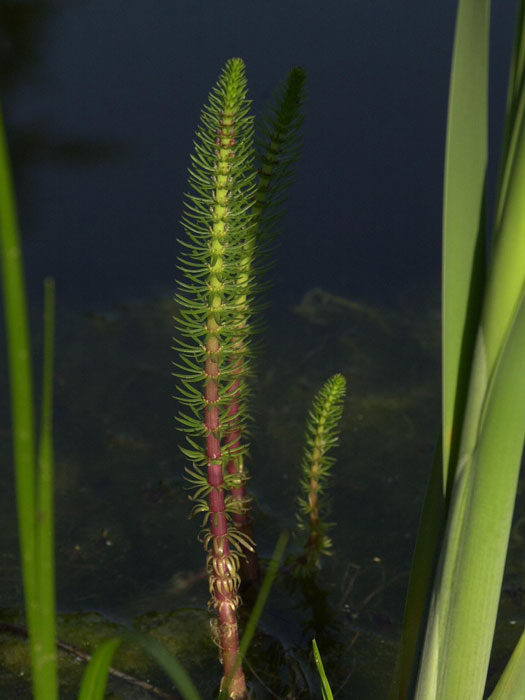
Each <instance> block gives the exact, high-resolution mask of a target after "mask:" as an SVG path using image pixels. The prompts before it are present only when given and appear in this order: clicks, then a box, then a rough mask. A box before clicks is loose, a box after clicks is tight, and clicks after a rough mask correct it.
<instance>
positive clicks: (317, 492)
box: [295, 374, 346, 575]
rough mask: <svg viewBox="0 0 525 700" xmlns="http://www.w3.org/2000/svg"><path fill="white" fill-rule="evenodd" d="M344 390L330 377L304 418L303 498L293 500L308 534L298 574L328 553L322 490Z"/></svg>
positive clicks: (305, 572) (306, 572)
mask: <svg viewBox="0 0 525 700" xmlns="http://www.w3.org/2000/svg"><path fill="white" fill-rule="evenodd" d="M345 390H346V380H345V378H344V377H343V375H342V374H335V375H334V376H333V377H330V379H328V381H327V382H326V383H325V384H324V386H323V387H322V389H321V390H320V391H319V393H318V394H317V396H316V397H315V399H314V402H313V406H312V409H311V410H310V412H309V415H308V420H307V424H306V434H305V450H304V456H303V462H302V470H303V476H302V479H301V481H300V485H301V488H302V492H303V495H301V496H298V498H297V502H298V505H299V513H298V515H297V520H298V523H299V528H300V529H301V530H307V531H308V539H307V541H306V543H305V547H304V553H303V555H302V556H301V557H299V558H298V559H297V561H296V563H295V571H296V573H297V574H299V575H311V573H312V571H313V570H315V568H316V567H318V566H319V561H320V558H321V556H322V555H323V554H325V555H326V554H330V553H331V549H332V541H331V540H330V538H329V537H328V535H327V534H326V531H327V529H328V528H329V527H330V525H331V524H330V523H328V522H327V520H326V516H327V514H326V499H325V498H324V497H323V491H324V489H325V485H326V482H327V480H328V478H329V476H330V469H331V467H332V465H333V464H334V462H335V458H334V457H332V456H331V455H330V454H329V452H330V450H331V449H332V448H333V447H335V445H337V443H338V439H339V438H338V433H339V423H340V421H341V415H342V413H343V400H344V396H345ZM305 516H306V521H307V522H306V523H305V522H304V520H305Z"/></svg>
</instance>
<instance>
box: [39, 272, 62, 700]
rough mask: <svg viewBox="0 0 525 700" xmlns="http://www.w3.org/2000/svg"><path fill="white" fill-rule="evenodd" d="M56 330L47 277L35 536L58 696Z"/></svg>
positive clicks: (44, 650) (50, 678)
mask: <svg viewBox="0 0 525 700" xmlns="http://www.w3.org/2000/svg"><path fill="white" fill-rule="evenodd" d="M54 330H55V283H54V280H52V279H50V278H47V279H46V280H45V281H44V352H43V371H42V409H41V428H40V440H39V452H38V467H37V502H36V513H35V527H36V532H35V537H36V553H37V561H36V564H37V595H38V609H39V616H40V630H41V637H40V638H39V640H38V642H37V646H36V649H37V664H38V665H39V666H41V667H42V674H43V675H44V674H45V676H46V682H45V685H46V688H48V690H47V693H48V697H55V696H58V679H57V664H56V619H55V618H56V610H55V547H54V508H53V500H54V494H53V484H54V479H53V359H54Z"/></svg>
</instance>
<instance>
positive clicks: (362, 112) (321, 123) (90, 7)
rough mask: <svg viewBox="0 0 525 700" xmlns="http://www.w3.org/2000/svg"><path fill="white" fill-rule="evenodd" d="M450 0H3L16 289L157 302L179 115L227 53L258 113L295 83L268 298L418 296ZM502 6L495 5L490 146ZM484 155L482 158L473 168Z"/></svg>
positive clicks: (73, 303)
mask: <svg viewBox="0 0 525 700" xmlns="http://www.w3.org/2000/svg"><path fill="white" fill-rule="evenodd" d="M455 8H456V2H455V0H444V1H442V2H439V3H431V2H421V1H420V0H418V1H416V0H403V1H402V2H400V1H397V2H393V1H392V0H379V1H376V2H374V3H370V2H368V1H365V0H358V1H354V2H340V1H339V0H337V1H336V0H329V1H327V2H324V3H322V4H321V3H318V2H311V1H310V0H307V1H306V2H305V1H304V0H301V2H299V1H295V0H294V1H286V2H280V1H279V2H278V1H276V0H265V1H264V2H263V1H259V2H253V1H250V2H246V0H242V1H240V0H226V1H224V2H218V1H212V0H207V1H205V2H202V1H198V0H176V1H174V0H149V1H148V2H139V1H137V0H127V1H126V2H118V1H117V0H110V1H108V0H61V1H59V2H54V3H47V2H33V3H22V2H12V3H10V2H7V3H6V2H4V3H2V6H1V8H0V65H1V80H2V92H3V102H4V109H5V112H6V121H7V128H8V133H9V141H10V144H11V149H12V154H13V160H14V164H15V169H16V185H17V194H18V201H19V208H20V219H21V228H22V232H23V237H24V246H25V258H26V264H27V272H28V283H29V289H30V294H31V298H32V300H33V301H37V300H39V299H40V296H41V282H42V279H43V277H44V276H45V275H46V274H50V275H53V276H55V278H56V283H57V296H58V304H59V308H60V307H61V306H62V307H64V306H65V307H68V308H72V309H78V310H88V309H101V308H106V307H108V306H110V305H111V304H114V303H115V302H120V301H123V300H128V299H133V298H148V297H150V296H152V295H154V294H158V293H161V294H171V293H172V290H173V288H174V277H175V264H176V263H175V261H176V238H177V236H179V235H180V233H181V227H180V225H179V219H180V215H181V202H182V194H183V192H184V190H185V189H186V171H187V167H188V163H189V151H190V150H191V148H192V138H193V134H194V131H195V127H196V125H197V121H198V117H199V112H200V108H201V106H202V104H203V103H204V102H205V100H206V98H207V94H208V91H209V89H210V88H211V86H212V85H213V84H214V82H215V80H216V79H217V76H218V74H219V72H220V70H221V69H222V67H223V65H224V62H225V61H226V59H228V58H229V57H231V56H240V57H242V58H243V59H244V60H245V62H246V65H247V74H248V80H249V86H250V96H251V97H252V98H253V101H254V108H255V110H256V111H259V110H260V108H261V106H262V105H263V104H264V102H265V101H266V99H268V98H269V97H270V95H271V94H272V92H273V89H274V88H275V86H276V84H277V83H278V82H279V81H280V80H282V78H283V77H284V75H285V74H286V72H287V71H288V69H289V68H290V67H291V66H293V65H297V64H298V65H302V66H303V67H304V68H305V69H306V72H307V89H308V100H307V105H306V115H307V116H306V121H305V124H304V131H303V137H304V148H303V153H302V158H301V160H300V163H299V166H298V172H297V179H296V182H295V185H294V187H293V190H292V194H291V197H290V202H289V210H288V211H289V213H288V216H287V218H286V220H285V222H284V229H285V230H284V235H283V238H282V247H281V253H280V256H279V259H278V263H277V269H276V273H277V274H276V284H275V287H274V291H273V295H274V299H275V300H279V301H280V302H281V303H282V304H283V305H284V306H288V305H290V304H293V303H297V301H298V299H300V297H301V296H302V294H303V293H304V292H305V291H307V290H308V289H310V288H312V287H314V286H320V287H323V288H325V289H327V290H328V291H330V292H332V293H335V294H340V295H343V296H347V297H352V298H358V299H362V300H369V301H373V302H375V303H380V304H389V303H390V302H391V300H392V299H396V298H398V297H399V295H401V294H403V295H406V294H412V295H419V294H426V293H428V292H430V293H432V294H433V295H435V294H437V291H438V289H439V272H440V235H441V199H442V171H443V151H444V139H445V127H446V104H447V93H448V78H449V70H450V59H451V50H452V41H453V28H454V19H455ZM514 12H515V3H514V2H512V1H511V0H504V1H502V2H499V3H497V4H495V8H494V12H493V15H494V18H493V54H492V61H493V66H494V68H493V70H492V74H491V104H492V105H493V108H492V114H491V116H492V125H493V126H492V131H491V146H493V145H494V144H496V145H497V141H498V140H499V134H500V132H501V118H502V113H503V106H504V100H505V84H506V74H507V69H508V62H509V53H510V46H511V43H512V31H513V30H512V24H513V18H514ZM495 165H496V162H495V161H494V162H493V170H494V169H495ZM493 177H494V172H492V178H493Z"/></svg>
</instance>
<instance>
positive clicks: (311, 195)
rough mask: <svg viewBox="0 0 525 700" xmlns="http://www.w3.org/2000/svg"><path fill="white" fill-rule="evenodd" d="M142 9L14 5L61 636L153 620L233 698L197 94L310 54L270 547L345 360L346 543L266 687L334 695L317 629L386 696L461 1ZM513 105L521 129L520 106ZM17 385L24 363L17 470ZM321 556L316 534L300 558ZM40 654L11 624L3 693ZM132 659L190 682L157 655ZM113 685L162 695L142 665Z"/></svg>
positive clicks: (281, 358) (290, 233) (511, 609)
mask: <svg viewBox="0 0 525 700" xmlns="http://www.w3.org/2000/svg"><path fill="white" fill-rule="evenodd" d="M145 7H146V6H145V5H144V4H143V3H139V2H136V1H134V0H132V1H130V2H127V3H126V4H125V7H124V5H123V4H120V3H107V2H102V1H101V0H100V1H98V0H86V1H85V2H82V3H76V4H72V3H66V2H57V3H53V4H52V3H46V2H37V1H35V2H32V3H7V4H5V5H3V6H2V8H0V32H1V34H0V59H2V62H1V63H0V66H1V73H0V75H1V79H2V87H3V93H4V104H5V108H6V114H7V124H8V129H9V138H10V144H11V147H12V152H13V159H14V166H15V171H16V183H17V193H18V199H19V205H20V215H21V225H22V231H23V235H24V246H25V255H26V265H27V271H28V286H29V291H30V301H31V307H32V316H33V328H34V330H35V332H34V336H35V348H38V346H39V341H40V338H39V328H40V321H39V313H40V312H39V304H40V298H41V281H42V278H43V277H44V275H45V274H53V275H54V276H55V278H56V280H57V295H58V320H57V351H56V352H57V360H56V376H55V391H56V407H55V441H56V448H55V452H56V502H57V503H56V508H57V513H56V518H57V523H56V531H57V588H58V605H59V609H60V611H61V613H62V616H61V619H60V627H59V633H60V636H61V637H62V638H63V639H64V640H65V641H67V642H69V643H70V644H73V645H75V646H78V647H80V648H83V649H88V648H90V645H91V643H92V642H93V641H95V640H98V639H100V638H103V637H104V636H107V635H109V634H112V633H113V632H114V630H115V629H118V628H119V625H129V624H131V623H133V624H135V625H136V626H137V627H139V628H140V629H143V630H145V631H149V632H150V633H152V634H154V635H156V636H157V637H159V638H161V639H162V640H163V641H165V642H166V643H167V644H168V646H170V648H171V649H172V650H173V651H174V652H175V653H177V654H178V655H179V657H180V659H181V660H182V661H183V663H185V665H186V666H187V667H188V670H189V671H190V672H191V673H192V674H193V675H194V676H195V678H196V679H198V682H199V689H200V690H201V692H202V694H203V696H204V697H212V696H213V694H214V693H215V692H216V689H217V683H218V681H219V676H220V669H219V667H218V663H217V660H216V649H215V648H214V646H213V643H212V642H211V639H210V635H209V623H208V613H207V610H206V604H207V597H208V593H207V582H206V580H205V579H204V577H203V576H202V570H203V563H204V555H203V551H202V548H201V546H200V545H199V544H198V542H197V541H196V535H197V532H198V529H199V524H198V522H195V521H194V520H191V521H190V520H188V517H187V516H188V514H189V511H190V508H191V505H190V503H189V501H188V499H187V491H186V490H185V483H184V481H183V478H182V474H183V467H184V460H183V458H182V455H181V453H180V451H179V448H178V445H179V443H180V442H181V437H180V435H179V434H178V433H177V432H176V430H175V421H174V419H173V416H174V415H175V413H176V412H177V406H176V404H175V402H174V400H173V398H172V394H173V393H174V380H173V378H172V376H171V372H172V369H173V368H172V364H171V363H172V361H173V359H174V356H173V352H172V350H171V349H170V345H171V337H172V335H173V321H172V316H173V314H174V313H176V309H175V307H174V304H173V302H172V301H171V297H172V295H173V292H172V288H173V286H174V284H173V278H174V276H175V260H176V254H177V248H176V238H177V237H178V236H180V230H179V225H178V223H177V221H178V220H179V218H180V212H181V202H182V193H183V192H184V191H185V189H186V184H185V180H186V168H187V165H188V150H189V148H190V146H191V140H192V136H193V131H194V129H195V126H196V122H197V118H198V113H199V109H200V107H201V105H202V103H203V102H204V100H205V98H206V95H207V93H208V90H209V88H210V87H211V85H212V84H213V82H214V81H215V79H216V77H217V74H218V72H219V70H220V69H221V67H222V65H223V63H224V61H225V60H226V59H227V58H228V57H230V56H232V55H240V56H242V57H243V58H245V59H246V62H247V69H248V78H249V83H250V88H251V94H252V96H253V99H254V105H255V107H256V109H259V108H260V106H261V104H263V103H264V101H265V100H266V99H267V98H268V97H269V95H270V94H271V91H272V89H273V87H274V86H275V84H276V83H277V82H278V81H279V80H280V79H281V78H282V77H283V75H284V74H285V73H286V71H287V70H288V68H289V67H290V66H292V65H294V64H301V65H303V66H304V67H305V69H306V71H307V76H308V78H307V79H308V103H307V108H306V111H307V118H306V121H305V125H304V148H303V154H302V158H301V162H300V164H299V167H298V173H297V179H296V184H295V186H294V189H293V191H292V194H291V198H290V205H289V214H288V216H287V218H286V219H285V221H284V224H283V228H284V231H285V235H284V236H283V239H282V245H281V250H280V253H279V256H278V262H277V266H276V282H275V285H274V288H273V291H272V293H271V300H272V306H271V309H270V311H269V312H268V314H267V319H268V330H267V332H266V338H265V350H264V351H263V352H262V354H261V357H260V359H259V363H258V364H259V372H258V378H257V382H256V386H255V389H256V391H255V407H254V415H255V422H254V428H253V433H254V434H253V446H252V459H251V465H250V468H251V472H252V481H251V482H250V488H251V490H252V494H253V496H254V515H255V536H256V539H257V542H258V546H259V551H260V553H261V555H262V557H263V558H264V557H268V556H269V555H270V554H271V551H272V549H273V546H274V544H275V542H276V539H277V537H278V535H279V533H280V532H281V531H282V530H283V529H290V528H293V526H294V522H295V505H294V499H295V498H296V496H297V493H298V488H297V487H298V484H297V481H298V476H299V463H300V459H301V454H302V437H303V431H304V423H305V418H306V412H307V409H308V406H309V403H310V402H311V400H312V398H313V396H314V395H315V393H316V392H317V391H318V389H319V388H320V386H321V385H322V383H323V382H324V381H325V380H326V378H327V377H328V376H330V375H331V374H333V373H334V372H342V373H343V374H344V375H345V376H346V378H347V380H348V394H347V400H346V404H345V412H344V416H343V431H342V437H341V445H340V447H339V449H338V451H337V463H336V466H335V468H334V476H333V482H332V488H331V491H330V493H331V499H332V508H333V511H332V515H331V519H332V520H333V521H334V522H336V526H335V527H334V529H333V531H332V536H333V541H334V555H333V556H332V557H331V558H329V559H326V560H325V561H324V562H323V567H322V571H321V573H320V575H319V577H318V579H317V586H316V587H313V588H309V589H304V590H301V589H300V587H297V586H296V587H295V588H294V587H293V586H292V585H291V581H290V579H289V577H288V576H286V574H283V575H282V576H281V577H280V578H279V580H278V581H277V583H276V585H275V588H274V591H273V592H272V595H271V598H270V600H269V603H268V606H267V609H266V611H265V613H264V616H263V619H262V620H261V625H260V630H259V632H258V636H257V638H256V640H255V643H254V646H253V648H252V652H251V656H250V658H249V660H248V661H249V664H248V665H247V674H248V675H249V677H250V679H251V683H252V687H253V689H254V693H255V694H256V696H257V697H271V696H272V693H273V694H275V695H277V696H278V697H281V698H282V697H285V696H286V697H289V698H295V697H297V698H302V697H304V698H307V697H318V696H319V693H318V690H317V685H316V679H315V673H314V667H313V664H312V659H311V657H310V654H309V651H308V650H309V645H310V640H311V638H312V636H314V635H315V636H316V637H317V641H318V643H319V647H320V649H321V652H322V654H323V658H324V660H325V665H326V668H327V672H328V675H329V678H330V679H331V682H332V684H333V688H334V690H335V691H337V697H338V698H348V699H350V698H355V697H359V698H365V699H366V698H376V697H386V694H387V689H388V683H389V678H390V674H391V671H392V665H393V662H394V658H395V652H396V644H397V639H398V635H399V628H400V623H401V619H402V613H403V605H404V595H405V590H406V585H407V579H408V570H409V566H410V558H411V554H412V550H413V546H414V538H415V534H416V531H417V525H418V518H419V512H420V508H421V503H422V498H423V495H424V490H425V487H426V481H427V478H428V473H429V468H430V464H431V460H432V454H433V449H434V445H435V439H436V434H437V426H438V424H439V299H438V293H439V291H438V287H439V238H440V207H441V178H442V153H443V145H444V124H445V114H446V93H447V84H448V71H449V54H450V48H451V41H452V31H453V21H454V9H455V2H452V1H450V2H444V3H441V4H440V5H439V9H438V8H437V6H436V8H435V9H432V8H428V7H423V5H422V4H421V3H416V2H415V0H409V1H408V2H404V3H392V2H387V1H386V0H380V2H378V3H375V4H374V5H373V6H372V5H370V4H369V3H338V2H335V0H334V1H333V2H329V3H324V5H323V8H322V9H321V6H319V5H317V4H314V3H312V2H305V3H300V4H299V3H291V4H290V6H289V8H290V11H289V12H288V11H287V10H285V9H284V6H283V5H282V4H280V3H277V2H276V1H274V0H272V1H271V2H267V3H264V5H262V4H261V5H256V4H254V5H253V6H250V7H251V9H250V10H247V9H246V3H243V2H240V1H239V2H237V1H235V2H231V3H228V4H227V5H226V6H225V5H224V3H221V4H220V6H219V5H218V4H214V3H207V2H189V0H188V1H187V0H180V1H179V2H177V3H168V2H166V1H165V0H159V1H158V2H151V3H148V5H147V10H146V9H145ZM499 7H500V11H499V14H498V16H497V17H496V18H495V20H496V33H495V37H494V50H495V55H496V57H497V61H496V68H495V69H494V74H493V75H494V77H495V80H494V86H495V87H494V96H495V98H498V97H499V98H500V103H501V97H502V95H503V83H504V81H503V78H502V77H501V76H502V75H503V74H504V68H505V64H506V61H507V54H508V52H507V50H506V49H505V41H507V44H508V38H509V36H510V35H511V31H510V27H511V22H510V19H511V15H512V12H511V7H512V3H510V2H505V3H501V4H500V6H499ZM263 8H264V9H263ZM196 48H198V51H197V50H196ZM497 102H498V100H497V99H495V101H494V103H495V104H497ZM493 111H494V115H495V117H496V119H495V124H496V125H497V124H498V118H500V116H501V110H500V109H498V108H497V106H495V107H494V110H493ZM496 133H497V132H496ZM429 134H432V137H430V138H429ZM378 185H379V187H378ZM2 352H3V349H2ZM2 366H3V367H4V366H5V361H4V359H3V356H2ZM6 382H7V379H6V376H5V371H4V372H3V374H2V377H1V385H0V406H1V423H0V440H1V441H2V454H4V455H5V456H6V457H5V459H4V463H5V465H7V464H10V460H9V459H8V457H7V455H9V454H10V440H9V412H8V405H7V385H6ZM0 479H1V486H2V493H3V499H2V504H3V508H2V511H1V513H0V556H1V557H2V566H1V574H0V606H1V608H2V621H4V622H12V623H17V624H20V622H21V600H22V596H21V589H20V573H19V567H18V556H17V541H16V532H15V525H14V523H15V512H14V502H13V500H14V499H13V497H12V494H13V484H12V478H11V473H10V470H9V469H7V468H5V469H3V470H2V473H1V475H0ZM524 512H525V510H524V504H523V491H522V489H521V490H520V492H519V496H518V506H517V514H516V525H515V527H514V529H513V536H512V539H511V552H510V557H509V564H508V572H507V579H506V587H505V594H504V596H503V600H502V618H501V623H500V627H499V628H498V637H497V645H496V652H495V656H494V665H493V669H494V671H497V670H498V669H499V668H500V667H501V663H502V659H504V658H505V654H507V653H508V650H509V649H510V648H511V645H512V641H513V639H515V638H516V636H517V633H518V632H519V630H518V627H519V625H515V624H512V623H513V622H516V621H519V610H520V609H521V610H522V609H523V607H522V604H523V602H524V601H523V596H524V591H523V587H522V586H521V585H520V583H519V582H520V581H523V571H522V569H523V565H522V563H521V561H522V557H521V551H522V541H523V537H524V536H525V535H524V534H523V533H524V529H523V522H524V517H525V516H524ZM299 546H300V540H294V541H293V542H292V543H291V545H290V551H291V552H293V551H295V550H297V548H298V547H299ZM23 647H24V644H23V642H22V641H20V642H19V643H18V644H15V643H14V642H13V639H12V637H10V636H8V635H4V634H3V635H1V636H0V688H1V689H2V693H3V695H4V696H5V697H10V698H11V697H13V698H14V697H20V698H24V699H25V698H29V697H30V693H29V690H28V685H27V677H28V670H27V661H26V657H25V655H24V654H25V653H24V648H23ZM115 666H116V667H117V668H119V669H120V670H122V671H125V672H128V673H130V674H132V675H134V676H135V677H137V678H139V679H143V680H144V679H146V678H147V679H149V680H150V681H151V682H152V683H154V684H155V685H156V686H158V687H159V688H163V689H164V690H165V691H166V692H170V693H172V694H173V697H176V694H175V693H174V692H173V691H172V690H171V689H170V684H169V682H167V681H166V679H165V678H164V677H163V675H162V674H161V673H160V672H159V671H158V670H156V669H155V668H154V667H153V666H152V665H151V664H149V663H148V662H147V661H146V660H145V658H144V656H143V655H141V654H140V653H139V652H138V650H130V651H128V652H126V653H124V654H122V655H121V656H120V657H119V658H118V659H117V660H116V662H115ZM61 668H62V679H63V683H64V689H63V690H64V693H63V696H61V697H63V698H66V699H67V698H73V697H75V688H76V687H77V683H78V677H79V673H80V670H81V665H80V664H79V663H77V662H76V661H75V662H72V661H71V659H70V658H69V657H68V655H67V654H64V655H62V656H61ZM110 693H111V695H110V697H112V698H114V699H116V698H119V699H125V698H148V697H154V695H151V692H150V691H147V690H145V689H144V688H141V687H139V686H136V685H130V684H129V683H126V682H123V681H118V680H113V681H112V682H111V686H110ZM148 693H149V694H148Z"/></svg>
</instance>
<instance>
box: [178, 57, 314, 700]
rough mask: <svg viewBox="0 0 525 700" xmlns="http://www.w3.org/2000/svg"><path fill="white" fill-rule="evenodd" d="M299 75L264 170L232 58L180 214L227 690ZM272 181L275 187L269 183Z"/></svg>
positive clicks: (202, 506) (189, 453) (297, 72)
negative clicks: (252, 386) (271, 252)
mask: <svg viewBox="0 0 525 700" xmlns="http://www.w3.org/2000/svg"><path fill="white" fill-rule="evenodd" d="M303 83H304V73H303V71H302V70H301V69H293V70H292V71H291V73H290V74H289V77H288V81H287V83H286V84H285V86H284V88H283V92H282V93H280V94H278V97H277V99H276V102H275V109H274V112H273V117H270V118H269V119H268V120H267V121H266V122H265V128H264V129H263V137H262V138H263V139H265V140H266V147H265V148H264V149H262V155H261V167H260V171H259V173H258V171H257V168H256V164H255V147H254V138H253V137H254V120H253V117H252V116H251V115H250V113H249V109H250V102H249V101H248V99H247V85H246V77H245V69H244V63H243V61H242V60H241V59H238V58H234V59H231V60H229V61H228V62H227V64H226V66H225V68H224V70H223V72H222V73H221V75H220V77H219V80H218V82H217V84H216V86H215V87H214V89H213V90H212V92H211V93H210V96H209V102H208V104H207V105H206V106H205V107H204V109H203V111H202V114H201V122H200V126H199V128H198V130H197V139H196V145H195V152H194V153H193V154H192V156H191V158H192V166H191V168H190V171H189V184H190V188H191V190H192V192H191V194H187V195H186V198H185V203H184V214H183V218H182V225H183V228H184V230H185V234H186V239H185V240H183V241H181V244H182V246H183V250H184V252H183V253H182V255H181V256H180V258H179V269H180V270H181V272H182V276H181V277H179V279H178V291H177V295H176V300H177V302H178V305H179V307H180V315H179V318H178V319H177V320H176V325H177V329H178V331H179V335H180V339H178V340H177V341H176V350H177V353H178V361H177V362H176V363H175V366H176V367H177V368H178V371H177V372H176V373H175V376H177V377H178V379H179V382H178V394H179V401H180V402H181V404H182V405H183V406H184V407H185V408H184V409H183V410H182V411H181V412H180V414H179V423H180V425H181V429H182V430H183V432H185V434H186V440H187V442H186V445H185V446H184V447H182V451H183V453H184V455H185V456H186V457H187V458H188V459H189V460H190V462H191V467H186V471H187V473H188V480H189V482H190V484H191V485H192V487H193V489H194V492H193V494H192V496H191V498H192V500H193V501H194V503H195V505H194V507H193V510H192V514H194V515H195V514H198V513H202V514H203V515H204V529H203V531H202V533H201V539H202V541H203V543H204V548H205V550H206V552H207V558H206V567H207V571H208V576H209V585H210V594H211V606H212V607H213V608H214V609H215V611H216V613H217V635H216V636H217V639H218V644H219V649H220V657H221V661H222V663H223V682H222V688H223V689H224V688H226V687H227V688H228V691H227V692H228V696H229V697H230V698H244V697H245V695H246V683H245V679H244V674H243V670H242V667H241V665H240V664H239V663H236V657H237V655H238V645H239V642H238V627H237V614H236V611H237V608H238V605H239V598H238V587H239V584H240V577H239V566H240V558H241V557H244V556H245V554H246V553H250V552H252V553H253V552H254V544H253V540H252V538H251V534H250V519H249V516H248V503H249V499H248V497H247V495H246V490H245V485H246V481H247V478H248V475H247V471H246V468H245V460H246V456H247V452H248V443H247V440H246V437H247V423H248V420H249V407H248V398H249V386H248V380H249V378H250V377H251V375H252V374H253V370H252V366H251V358H252V356H253V338H254V332H255V329H256V327H257V324H255V325H254V324H253V323H252V318H253V315H254V313H255V312H256V311H257V310H258V309H259V308H260V305H261V298H260V290H261V287H263V286H264V285H263V284H262V274H263V272H264V269H265V267H266V266H267V260H268V258H267V256H266V258H265V256H264V255H263V256H262V258H260V257H258V248H259V247H260V246H258V244H259V243H260V242H261V241H262V243H263V250H265V243H267V242H268V241H269V240H270V239H271V231H272V227H273V226H274V225H275V223H276V221H277V220H278V217H279V213H280V205H281V203H282V199H283V187H284V186H285V185H286V184H288V182H289V176H290V165H291V163H292V162H293V160H294V158H295V156H296V154H297V149H296V141H295V138H294V137H295V133H296V130H297V127H298V126H299V124H300V117H299V116H298V114H299V110H300V107H301V104H302V86H303ZM279 161H280V162H279ZM274 182H275V183H277V185H278V187H274V189H271V188H272V183H274ZM266 249H267V246H266ZM256 256H257V257H256ZM261 259H262V260H263V261H264V260H265V262H261ZM253 561H254V560H253V559H252V562H253ZM253 570H254V569H253V566H252V571H253Z"/></svg>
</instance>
